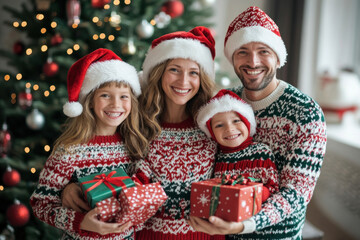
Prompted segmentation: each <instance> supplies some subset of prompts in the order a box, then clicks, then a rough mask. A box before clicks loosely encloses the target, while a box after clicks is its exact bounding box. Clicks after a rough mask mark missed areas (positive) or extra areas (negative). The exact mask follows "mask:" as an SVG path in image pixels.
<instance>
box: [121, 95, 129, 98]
mask: <svg viewBox="0 0 360 240" xmlns="http://www.w3.org/2000/svg"><path fill="white" fill-rule="evenodd" d="M120 98H122V99H127V98H130V96H129V95H121V97H120Z"/></svg>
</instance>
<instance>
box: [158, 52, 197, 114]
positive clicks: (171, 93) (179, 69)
mask: <svg viewBox="0 0 360 240" xmlns="http://www.w3.org/2000/svg"><path fill="white" fill-rule="evenodd" d="M161 80H162V81H161V86H162V89H163V91H164V92H165V95H166V96H165V101H166V104H167V107H170V108H171V106H185V105H186V103H187V102H188V101H190V100H191V99H192V98H193V97H194V96H195V95H196V93H197V92H198V91H199V88H200V68H199V65H198V64H197V63H196V62H194V61H192V60H189V59H183V58H175V59H172V60H170V61H169V62H168V64H167V66H166V68H165V71H164V74H163V75H162V78H161Z"/></svg>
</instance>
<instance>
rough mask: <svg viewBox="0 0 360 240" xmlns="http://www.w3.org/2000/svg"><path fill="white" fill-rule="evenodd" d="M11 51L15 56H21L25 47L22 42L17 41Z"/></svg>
mask: <svg viewBox="0 0 360 240" xmlns="http://www.w3.org/2000/svg"><path fill="white" fill-rule="evenodd" d="M13 51H14V53H15V54H16V55H22V54H23V53H24V51H25V45H24V44H23V43H22V42H20V41H17V42H16V43H15V44H14V46H13Z"/></svg>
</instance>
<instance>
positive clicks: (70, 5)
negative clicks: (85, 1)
mask: <svg viewBox="0 0 360 240" xmlns="http://www.w3.org/2000/svg"><path fill="white" fill-rule="evenodd" d="M80 13H81V7H80V1H79V0H67V2H66V15H67V19H68V25H69V26H72V25H73V24H79V23H80Z"/></svg>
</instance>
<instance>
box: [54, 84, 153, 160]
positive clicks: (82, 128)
mask: <svg viewBox="0 0 360 240" xmlns="http://www.w3.org/2000/svg"><path fill="white" fill-rule="evenodd" d="M111 84H116V87H127V88H130V86H129V85H128V84H127V83H125V82H118V81H110V82H106V83H103V84H101V85H100V86H99V87H98V88H96V89H94V90H92V91H91V92H90V93H89V94H88V95H87V96H85V98H84V101H83V104H82V105H83V113H82V114H81V115H80V116H78V117H75V118H68V119H67V120H66V122H65V124H64V126H63V129H64V131H63V133H62V134H61V135H60V137H59V138H58V139H57V140H56V141H55V143H54V147H53V151H52V154H53V153H54V151H55V149H56V148H57V147H59V146H60V145H63V146H64V148H68V147H70V146H71V145H75V144H85V143H87V142H89V140H91V139H92V138H93V137H94V136H95V130H96V119H95V114H94V111H93V109H92V108H91V106H92V105H93V98H94V94H95V91H96V90H97V89H100V88H104V87H107V86H110V85H111ZM130 96H131V111H130V114H129V116H128V117H127V118H126V119H125V120H124V121H123V122H122V123H121V124H120V126H118V128H117V131H119V133H120V135H121V138H122V139H123V141H124V143H125V146H126V147H127V150H128V151H129V156H130V158H131V159H133V160H136V159H139V158H143V157H144V155H145V151H146V150H147V147H148V141H147V139H146V138H145V137H144V135H143V134H142V133H141V132H140V126H139V122H140V121H141V120H140V115H139V107H138V105H139V103H138V100H137V98H136V97H135V95H134V93H133V91H132V89H131V88H130Z"/></svg>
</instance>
